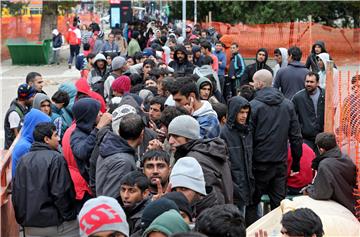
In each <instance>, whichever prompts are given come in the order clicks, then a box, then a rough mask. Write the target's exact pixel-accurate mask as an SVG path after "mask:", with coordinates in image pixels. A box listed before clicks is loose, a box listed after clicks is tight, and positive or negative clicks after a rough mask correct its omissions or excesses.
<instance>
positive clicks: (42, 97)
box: [33, 93, 51, 110]
mask: <svg viewBox="0 0 360 237" xmlns="http://www.w3.org/2000/svg"><path fill="white" fill-rule="evenodd" d="M46 100H47V101H49V102H50V103H51V100H50V98H49V96H47V95H45V94H43V93H37V94H36V95H35V97H34V101H33V108H34V109H38V110H41V103H42V102H44V101H46Z"/></svg>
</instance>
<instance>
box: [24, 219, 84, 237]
mask: <svg viewBox="0 0 360 237" xmlns="http://www.w3.org/2000/svg"><path fill="white" fill-rule="evenodd" d="M25 235H26V237H41V236H49V237H50V236H51V237H78V236H79V223H78V221H77V220H73V221H65V222H63V223H62V224H61V225H59V226H49V227H25Z"/></svg>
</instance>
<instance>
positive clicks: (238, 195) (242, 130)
mask: <svg viewBox="0 0 360 237" xmlns="http://www.w3.org/2000/svg"><path fill="white" fill-rule="evenodd" d="M244 107H248V108H250V103H249V102H248V101H247V100H246V99H245V98H243V97H241V96H235V97H232V98H231V99H230V101H229V104H228V119H227V122H226V125H225V126H224V127H223V128H222V129H221V133H220V137H221V138H222V139H224V141H225V143H226V144H227V147H228V149H229V158H230V163H231V166H230V167H231V175H232V179H233V181H234V202H235V203H239V204H240V205H249V204H251V200H252V198H251V197H252V194H253V193H254V190H255V179H254V176H253V173H252V155H253V149H252V146H253V145H252V144H253V141H252V133H251V131H250V127H249V119H250V112H251V111H249V115H248V117H247V122H246V124H245V125H241V124H238V123H237V122H236V116H237V114H238V113H239V112H240V110H241V109H242V108H244Z"/></svg>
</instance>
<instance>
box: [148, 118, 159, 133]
mask: <svg viewBox="0 0 360 237" xmlns="http://www.w3.org/2000/svg"><path fill="white" fill-rule="evenodd" d="M149 128H151V129H152V130H154V131H156V129H158V127H157V126H156V123H155V122H154V121H152V120H149Z"/></svg>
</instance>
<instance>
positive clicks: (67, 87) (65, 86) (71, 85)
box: [59, 82, 77, 115]
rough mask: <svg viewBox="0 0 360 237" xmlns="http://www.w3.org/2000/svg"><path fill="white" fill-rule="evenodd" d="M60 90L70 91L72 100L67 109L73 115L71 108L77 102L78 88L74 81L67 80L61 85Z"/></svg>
mask: <svg viewBox="0 0 360 237" xmlns="http://www.w3.org/2000/svg"><path fill="white" fill-rule="evenodd" d="M59 90H62V91H65V92H66V93H68V95H69V97H70V102H69V104H68V106H66V108H65V109H66V111H67V112H68V113H69V114H70V115H71V113H72V112H71V109H72V106H73V105H74V103H75V98H76V94H77V89H76V87H75V85H74V83H72V82H67V83H63V84H61V85H60V86H59Z"/></svg>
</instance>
